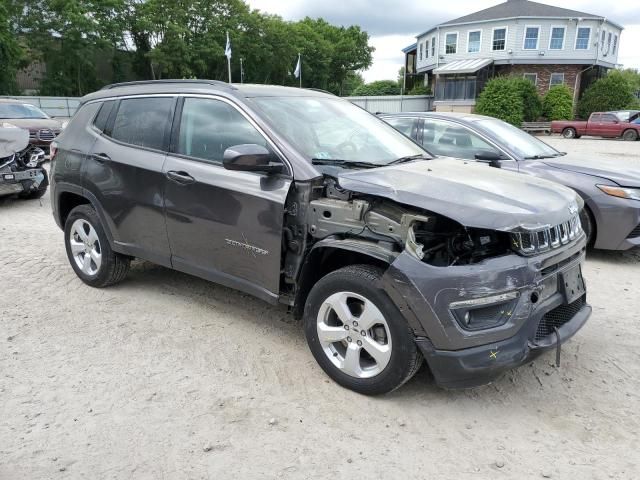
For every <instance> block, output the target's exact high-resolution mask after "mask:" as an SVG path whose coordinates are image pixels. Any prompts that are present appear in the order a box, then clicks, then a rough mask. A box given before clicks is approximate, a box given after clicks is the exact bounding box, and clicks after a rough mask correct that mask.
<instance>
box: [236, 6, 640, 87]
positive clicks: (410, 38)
mask: <svg viewBox="0 0 640 480" xmlns="http://www.w3.org/2000/svg"><path fill="white" fill-rule="evenodd" d="M538 1H539V2H540V3H547V4H550V5H557V6H562V7H563V8H570V9H573V10H578V11H582V12H587V13H592V14H594V15H601V16H606V17H607V18H609V19H610V20H612V21H614V22H616V23H618V24H620V25H622V26H624V27H625V30H624V32H623V33H622V37H621V40H620V54H619V56H618V61H619V62H620V63H621V64H623V65H624V66H625V67H633V68H640V49H639V48H638V46H639V45H640V0H615V1H612V2H611V3H605V2H602V1H601V0H563V1H562V2H558V1H557V0H556V1H553V0H538ZM248 2H249V5H251V7H252V8H257V9H260V10H262V11H264V12H268V13H275V14H278V15H281V16H282V17H284V18H285V19H287V20H297V19H300V18H304V17H305V16H309V17H323V18H325V19H326V20H328V21H330V22H331V23H334V24H337V25H360V26H361V27H362V28H363V29H364V30H366V31H368V32H369V34H370V35H371V43H372V44H373V46H375V47H376V52H375V54H374V61H373V66H372V67H371V68H370V69H369V70H367V71H366V72H364V76H365V79H366V80H367V81H372V80H382V79H395V78H396V76H397V72H398V69H399V68H400V67H401V66H402V63H403V56H402V52H401V49H402V48H403V47H405V46H407V45H409V44H411V43H413V42H414V41H415V35H416V34H417V33H420V32H422V31H425V30H427V29H428V28H430V27H431V26H433V25H437V24H438V23H441V22H444V21H446V20H450V19H452V18H457V17H460V16H462V15H467V14H469V13H472V12H475V11H478V10H482V9H484V8H487V7H491V6H493V5H497V4H498V3H501V1H500V0H450V1H449V2H446V3H447V7H446V9H443V8H441V5H442V4H441V3H440V2H435V1H428V0H427V1H420V2H401V3H400V2H398V1H397V0H248ZM603 5H606V8H604V7H603Z"/></svg>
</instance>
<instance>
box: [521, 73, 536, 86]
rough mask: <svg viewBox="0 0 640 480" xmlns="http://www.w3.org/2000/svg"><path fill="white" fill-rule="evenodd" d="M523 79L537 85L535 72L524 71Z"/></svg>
mask: <svg viewBox="0 0 640 480" xmlns="http://www.w3.org/2000/svg"><path fill="white" fill-rule="evenodd" d="M523 77H524V79H525V80H529V81H530V82H531V83H533V84H534V85H538V74H537V73H525V74H524V75H523Z"/></svg>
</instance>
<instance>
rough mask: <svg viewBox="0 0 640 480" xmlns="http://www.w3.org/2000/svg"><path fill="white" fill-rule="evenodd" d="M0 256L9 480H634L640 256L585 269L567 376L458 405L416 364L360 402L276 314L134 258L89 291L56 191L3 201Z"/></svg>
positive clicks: (534, 375) (591, 262) (536, 366)
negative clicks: (589, 313) (584, 301)
mask: <svg viewBox="0 0 640 480" xmlns="http://www.w3.org/2000/svg"><path fill="white" fill-rule="evenodd" d="M551 141H552V142H553V143H554V144H557V145H559V148H561V149H562V148H566V147H564V145H566V143H564V142H566V141H565V140H562V139H557V138H553V139H551ZM587 142H589V145H588V144H587ZM592 143H593V144H594V145H591V144H592ZM574 144H575V146H574ZM571 147H572V148H576V149H577V148H584V149H585V151H587V152H593V151H594V149H595V148H599V149H602V150H603V152H611V151H612V149H613V148H616V149H617V148H621V149H624V150H625V151H632V152H633V150H629V149H630V148H636V149H637V148H639V147H640V143H637V144H631V145H629V144H625V143H623V142H602V141H582V142H581V141H572V142H571ZM635 151H636V152H637V151H638V150H635ZM0 247H1V250H0V251H1V255H0V285H1V288H2V293H1V294H0V332H1V333H0V479H2V480H6V479H9V480H14V479H29V480H33V479H57V478H60V479H75V478H87V479H103V478H104V479H111V478H113V479H129V478H133V479H146V478H152V479H174V478H175V479H182V478H188V479H223V478H238V479H244V478H265V479H267V478H284V479H298V478H300V479H302V478H304V479H321V478H322V479H324V478H329V477H333V478H352V479H360V478H368V479H378V478H380V479H382V478H385V479H392V478H393V479H395V478H407V479H413V478H416V479H417V478H420V479H427V478H428V479H431V478H439V479H440V478H442V479H500V478H505V479H528V478H534V479H535V478H543V477H544V478H560V479H608V478H614V479H637V478H638V477H640V453H639V451H638V445H640V416H639V414H638V405H640V391H639V387H638V385H639V384H640V383H639V382H640V354H639V352H640V349H639V342H638V332H639V326H638V311H639V310H640V298H639V296H638V285H639V284H640V252H628V253H624V254H621V253H593V254H591V255H590V256H589V259H588V262H587V265H586V270H585V274H586V277H587V280H588V287H589V299H590V302H591V303H592V305H593V307H594V314H593V317H592V318H591V320H590V321H589V323H588V324H587V325H586V326H585V328H584V329H583V330H582V331H580V332H579V334H578V335H577V336H576V337H574V339H573V340H572V341H571V342H570V343H568V344H567V345H566V346H565V347H564V348H563V356H562V366H561V367H560V368H556V367H555V366H553V363H554V355H553V354H552V353H551V354H547V355H544V356H542V357H541V358H539V359H537V360H536V361H535V362H534V363H532V364H530V365H525V366H524V367H522V368H520V369H518V370H516V371H513V372H510V373H508V374H507V375H505V376H504V377H503V378H502V379H501V380H499V381H497V382H496V383H494V384H493V385H490V386H487V387H482V388H478V389H475V390H469V391H453V392H451V391H443V390H440V389H438V388H436V387H435V386H434V385H433V384H432V383H431V379H430V376H429V374H428V372H427V371H425V370H424V369H423V370H422V371H421V372H419V373H418V375H416V377H414V379H413V380H412V381H411V382H409V383H408V384H407V385H405V386H404V387H403V388H402V389H400V390H399V391H397V392H395V393H393V394H391V395H388V396H386V397H382V398H367V397H363V396H360V395H357V394H354V393H352V392H350V391H347V390H344V389H342V388H340V387H339V386H337V385H336V384H334V383H333V382H331V381H329V379H328V378H327V377H326V376H325V375H324V373H323V372H322V371H321V370H320V368H319V367H318V366H316V363H315V361H314V360H313V358H312V356H311V354H310V353H309V351H308V349H307V347H306V344H305V341H304V337H303V332H302V329H301V328H300V325H299V324H298V323H297V322H295V321H293V320H292V319H291V318H290V317H289V316H288V315H287V313H286V311H285V310H283V309H281V308H274V307H271V306H268V305H266V304H264V303H261V302H260V301H258V300H255V299H253V298H251V297H248V296H246V295H243V294H240V293H237V292H234V291H232V290H229V289H226V288H223V287H219V286H216V285H214V284H211V283H207V282H205V281H202V280H199V279H196V278H193V277H189V276H187V275H183V274H180V273H175V272H172V271H170V270H167V269H164V268H161V267H157V266H154V265H151V264H148V263H142V262H136V263H135V265H134V267H133V269H132V272H131V274H130V276H129V277H128V280H126V281H125V282H124V283H122V284H121V285H118V286H116V287H112V288H109V289H105V290H95V289H91V288H89V287H87V286H85V285H84V284H82V283H81V282H80V280H78V279H77V278H76V277H75V275H74V273H73V271H72V270H71V267H70V266H69V265H68V263H67V259H66V256H65V253H64V248H63V243H62V234H61V232H60V231H59V230H58V228H57V227H56V226H55V224H54V222H53V219H52V217H51V211H50V204H49V198H48V195H47V196H45V198H43V200H42V202H39V201H18V200H4V201H1V200H0Z"/></svg>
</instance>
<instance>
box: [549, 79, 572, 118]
mask: <svg viewBox="0 0 640 480" xmlns="http://www.w3.org/2000/svg"><path fill="white" fill-rule="evenodd" d="M542 112H543V114H544V116H545V117H546V118H547V120H571V119H572V118H573V94H572V93H571V90H570V89H569V87H567V86H566V85H555V86H553V87H551V89H550V90H549V92H547V94H546V95H545V96H544V100H543V101H542Z"/></svg>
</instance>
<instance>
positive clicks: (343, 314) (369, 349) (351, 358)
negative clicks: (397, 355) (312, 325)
mask: <svg viewBox="0 0 640 480" xmlns="http://www.w3.org/2000/svg"><path fill="white" fill-rule="evenodd" d="M317 333H318V340H319V341H320V345H321V346H322V350H323V351H324V353H325V355H326V356H327V357H328V358H329V360H330V361H331V362H332V363H333V364H334V365H335V366H336V367H337V368H339V369H340V370H341V371H342V372H344V373H345V374H347V375H349V376H352V377H355V378H371V377H374V376H376V375H378V374H380V373H381V372H382V371H383V370H384V369H385V367H386V366H387V365H388V364H389V360H390V359H391V349H392V344H391V334H390V330H389V325H388V324H387V321H386V319H385V318H384V315H383V314H382V312H381V311H380V309H378V307H376V306H375V304H374V303H373V302H372V301H370V300H368V299H367V298H365V297H363V296H362V295H359V294H357V293H353V292H338V293H334V294H333V295H331V296H329V297H328V298H327V299H326V300H325V301H324V302H323V303H322V305H321V306H320V309H319V311H318V317H317Z"/></svg>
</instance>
